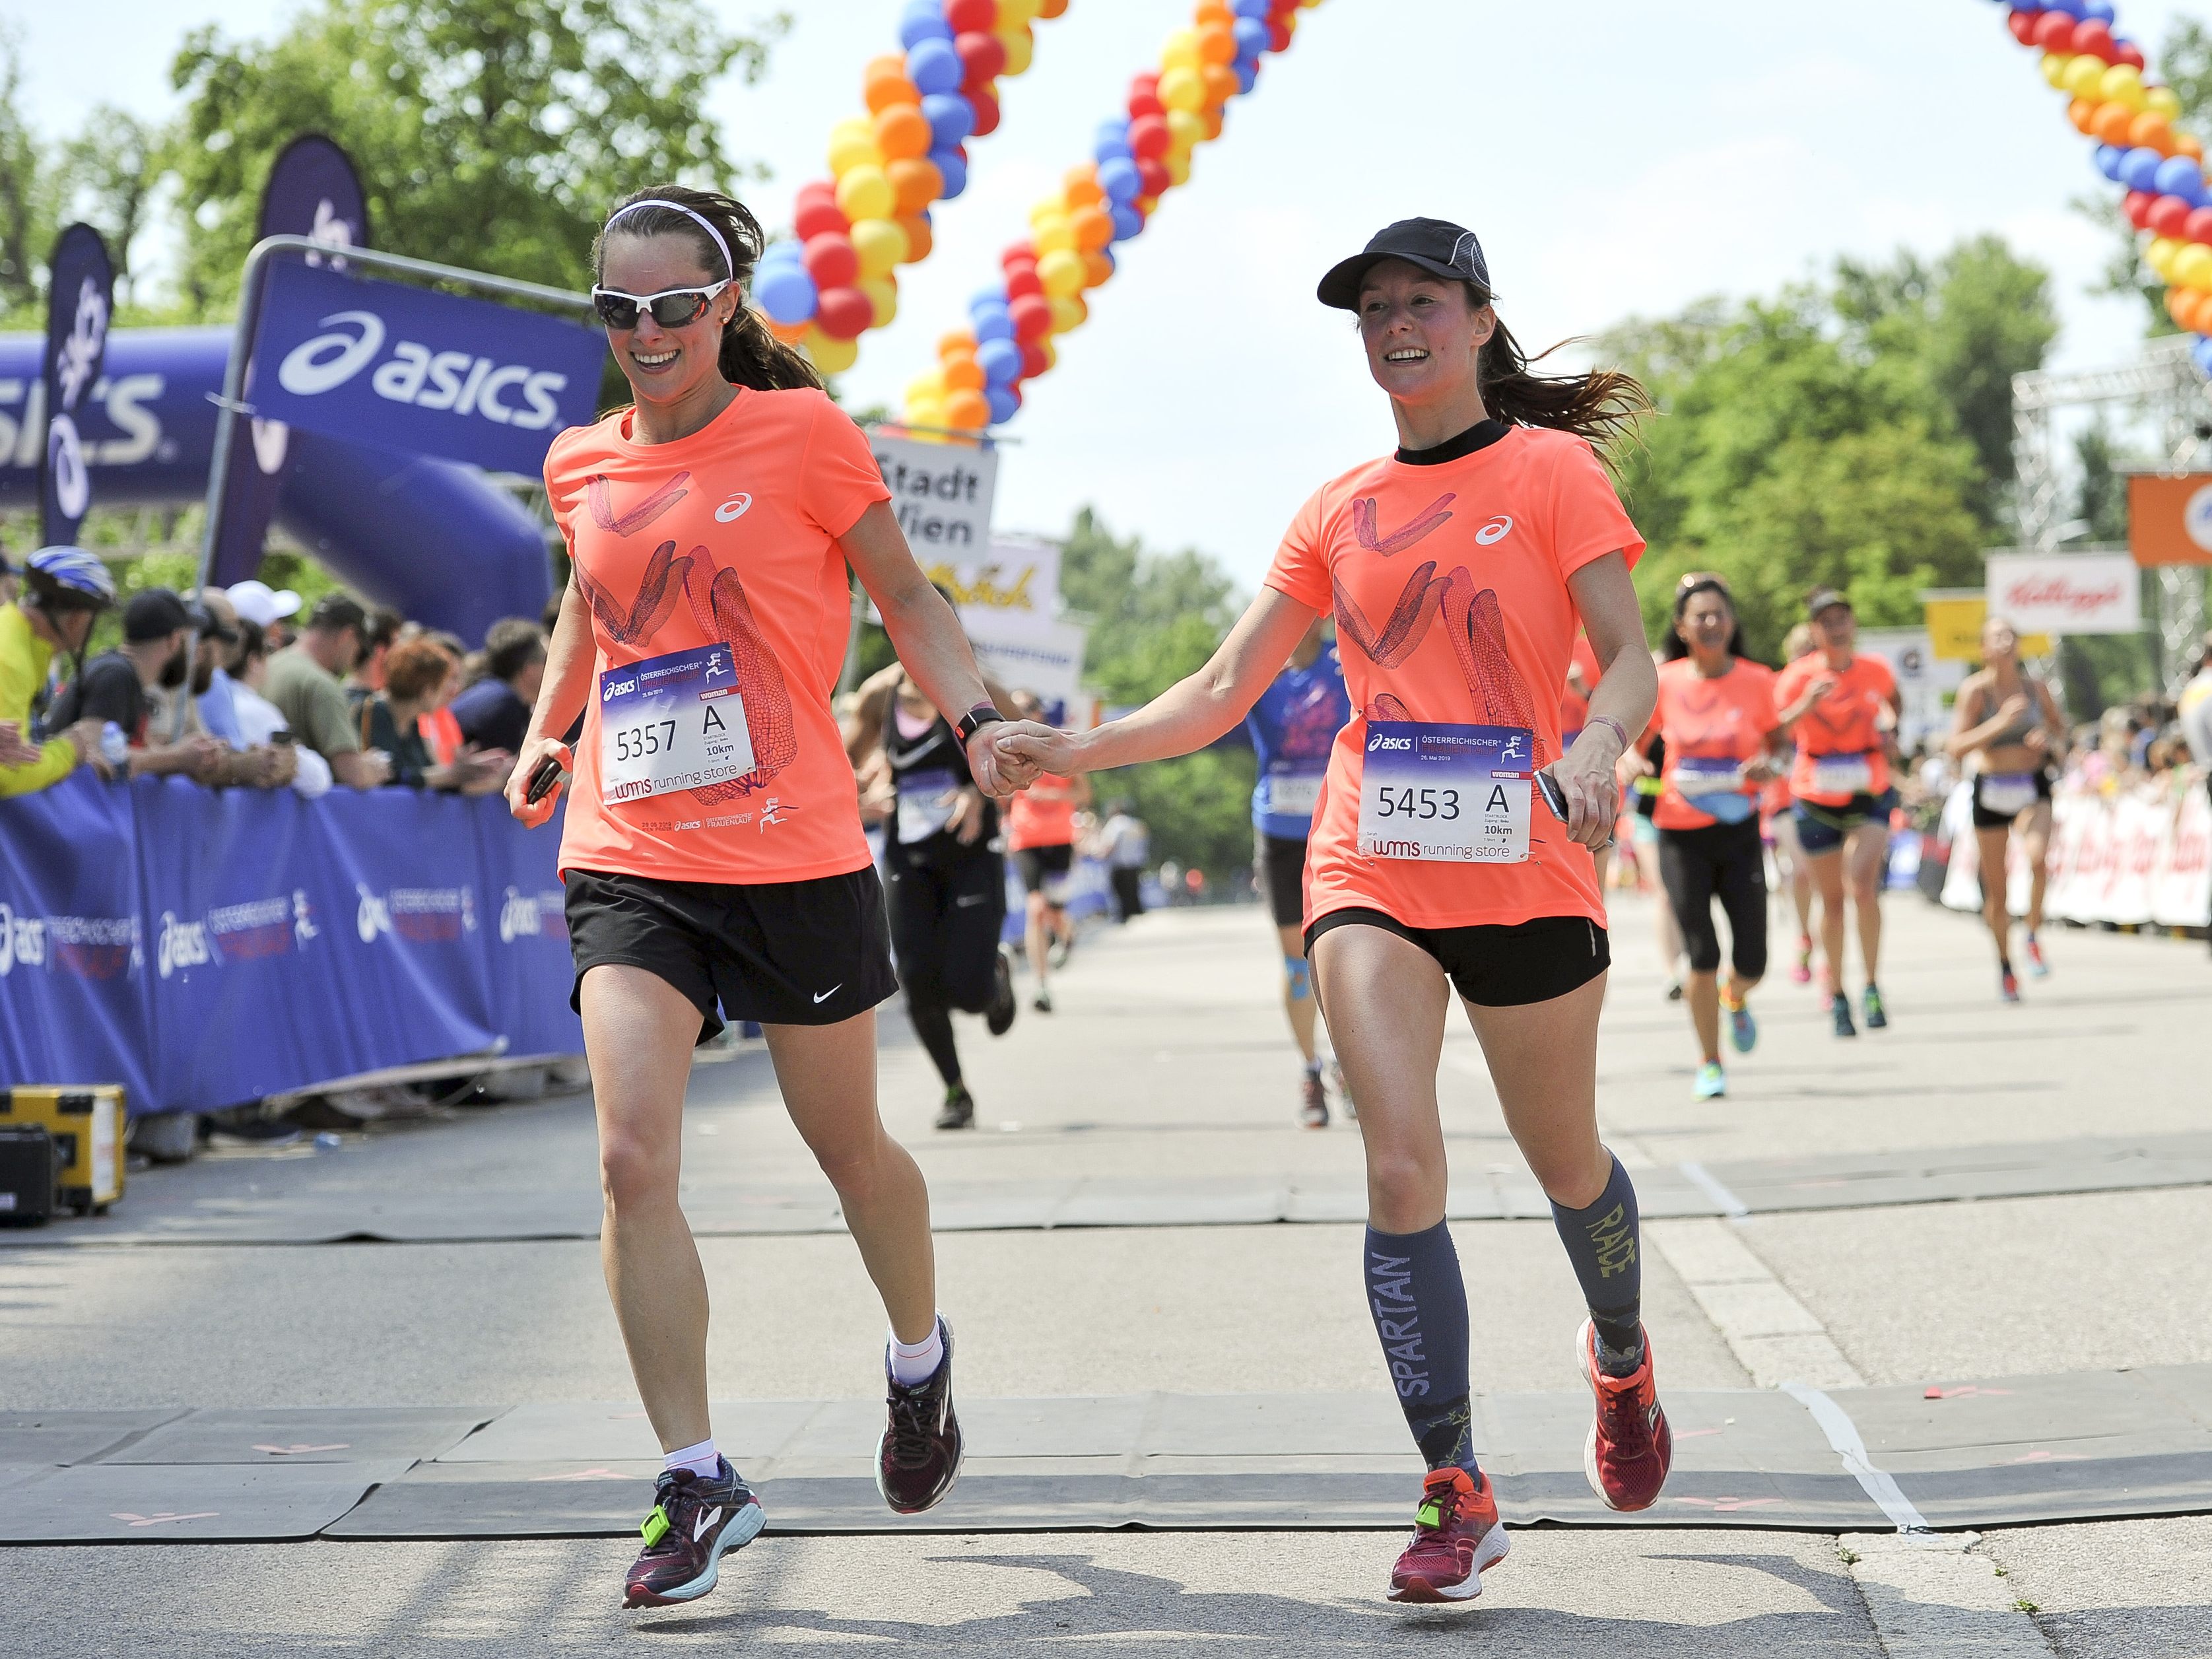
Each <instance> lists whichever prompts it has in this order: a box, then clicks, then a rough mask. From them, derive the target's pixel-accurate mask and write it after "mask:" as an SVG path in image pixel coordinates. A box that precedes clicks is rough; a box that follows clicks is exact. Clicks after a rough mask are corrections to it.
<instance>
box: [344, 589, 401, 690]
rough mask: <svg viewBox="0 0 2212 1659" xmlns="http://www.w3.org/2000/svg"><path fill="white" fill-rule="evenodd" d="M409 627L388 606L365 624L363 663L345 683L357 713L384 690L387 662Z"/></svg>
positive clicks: (380, 608) (378, 608)
mask: <svg viewBox="0 0 2212 1659" xmlns="http://www.w3.org/2000/svg"><path fill="white" fill-rule="evenodd" d="M406 627H407V618H406V617H403V616H401V615H400V614H399V613H398V611H394V610H393V609H392V607H391V606H390V605H378V606H377V607H376V608H375V609H374V611H370V612H369V613H368V621H367V622H366V623H362V630H361V660H360V661H359V662H357V663H356V664H355V665H354V669H353V672H352V673H350V674H349V675H347V676H346V680H345V694H346V701H347V702H349V703H351V704H352V705H353V707H354V708H355V710H356V712H358V711H359V710H360V708H361V706H362V704H363V703H365V702H368V700H369V699H370V698H371V697H373V696H375V695H376V694H377V693H378V692H380V691H381V690H384V660H385V659H386V657H388V656H390V655H391V654H392V647H393V646H395V645H397V644H398V643H399V641H400V639H401V638H402V636H403V635H404V632H405V630H406Z"/></svg>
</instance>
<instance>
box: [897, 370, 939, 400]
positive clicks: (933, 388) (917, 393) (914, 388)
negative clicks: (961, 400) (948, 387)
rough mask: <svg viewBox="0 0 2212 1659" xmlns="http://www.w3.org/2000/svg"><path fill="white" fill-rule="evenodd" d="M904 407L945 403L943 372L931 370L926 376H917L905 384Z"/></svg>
mask: <svg viewBox="0 0 2212 1659" xmlns="http://www.w3.org/2000/svg"><path fill="white" fill-rule="evenodd" d="M905 401H906V406H907V407H908V409H912V408H913V407H914V406H915V404H927V403H940V404H941V403H943V402H944V401H945V371H944V370H943V369H939V368H933V369H931V370H930V371H929V373H927V374H917V375H915V377H914V379H912V380H908V382H907V383H906V399H905Z"/></svg>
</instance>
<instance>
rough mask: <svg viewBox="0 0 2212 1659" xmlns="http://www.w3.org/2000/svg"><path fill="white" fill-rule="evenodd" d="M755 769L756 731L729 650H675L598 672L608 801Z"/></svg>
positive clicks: (638, 797)
mask: <svg viewBox="0 0 2212 1659" xmlns="http://www.w3.org/2000/svg"><path fill="white" fill-rule="evenodd" d="M752 769H753V744H752V733H751V732H750V730H749V729H748V727H747V726H746V725H745V702H744V697H743V696H740V695H739V694H738V678H737V673H736V671H735V670H734V669H733V668H732V665H731V662H730V648H729V647H727V646H726V645H702V646H699V647H696V648H695V649H693V650H690V651H671V652H670V653H668V654H667V655H666V656H663V657H648V658H647V659H645V660H644V661H643V662H634V663H631V664H629V665H628V666H627V667H623V668H610V669H607V670H605V671H604V672H602V673H601V674H600V676H599V783H600V793H601V796H602V798H603V799H606V800H610V801H618V800H641V799H644V798H645V797H647V796H648V795H664V794H666V793H669V792H670V791H671V790H677V789H697V788H701V787H704V786H706V785H708V784H714V783H721V782H724V781H727V780H728V779H731V778H741V777H743V776H744V775H745V774H746V773H748V772H750V771H751V770H752Z"/></svg>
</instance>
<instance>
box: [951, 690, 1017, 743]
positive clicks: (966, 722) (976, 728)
mask: <svg viewBox="0 0 2212 1659" xmlns="http://www.w3.org/2000/svg"><path fill="white" fill-rule="evenodd" d="M994 720H995V721H998V722H999V723H1000V724H1004V723H1005V721H1006V716H1005V715H1004V714H1000V712H999V711H998V710H997V709H996V708H994V707H993V706H992V705H991V704H989V703H987V702H979V703H977V704H976V705H975V707H974V708H971V709H969V711H968V712H967V713H966V714H963V715H962V716H961V717H960V723H959V725H957V726H955V727H954V728H953V730H954V731H956V732H958V733H959V736H960V746H961V747H962V748H963V749H965V748H966V747H967V746H968V740H969V738H972V737H974V736H975V734H976V732H980V731H981V730H982V729H983V728H984V727H985V726H988V725H990V724H991V723H992V722H993V721H994Z"/></svg>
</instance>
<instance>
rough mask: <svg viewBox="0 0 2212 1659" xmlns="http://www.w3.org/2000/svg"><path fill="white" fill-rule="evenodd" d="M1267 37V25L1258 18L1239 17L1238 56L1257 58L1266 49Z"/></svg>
mask: <svg viewBox="0 0 2212 1659" xmlns="http://www.w3.org/2000/svg"><path fill="white" fill-rule="evenodd" d="M1268 38H1269V37H1268V34H1267V25H1266V24H1265V23H1263V22H1261V21H1260V20H1259V19H1258V18H1256V17H1240V18H1238V19H1237V56H1238V57H1239V58H1257V57H1258V56H1259V55H1260V54H1261V52H1265V51H1267V41H1268Z"/></svg>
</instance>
